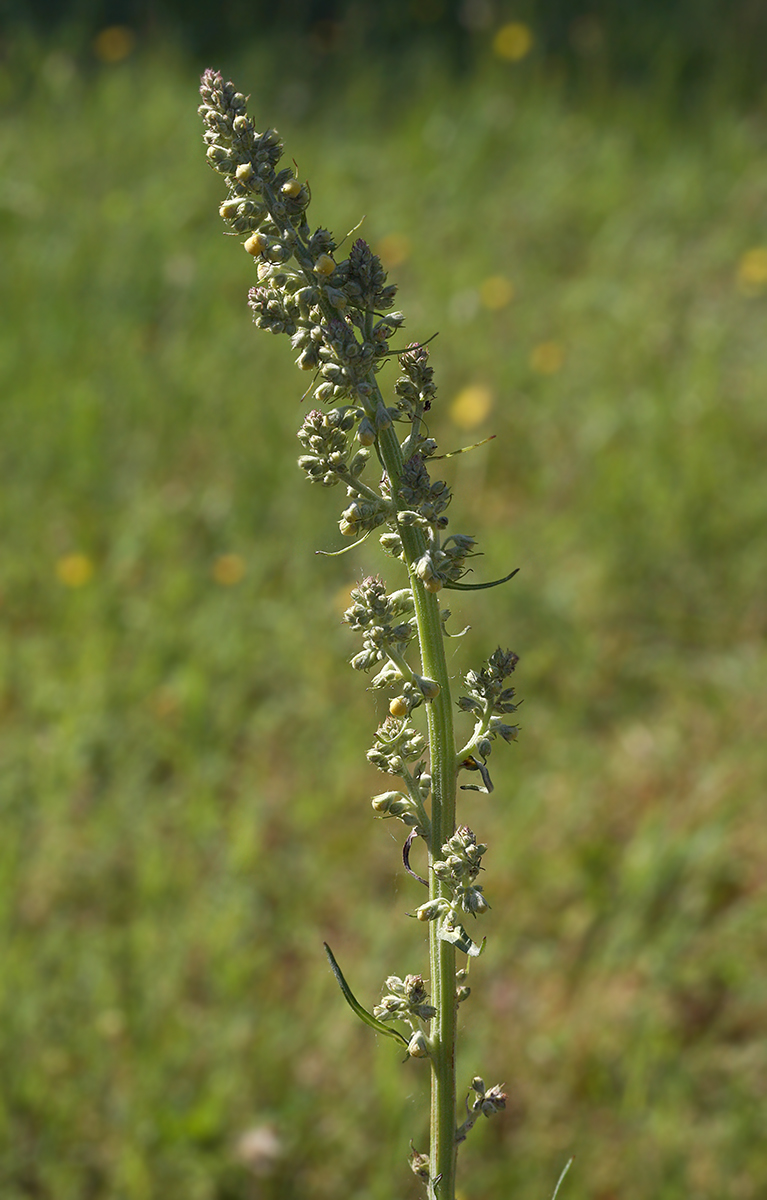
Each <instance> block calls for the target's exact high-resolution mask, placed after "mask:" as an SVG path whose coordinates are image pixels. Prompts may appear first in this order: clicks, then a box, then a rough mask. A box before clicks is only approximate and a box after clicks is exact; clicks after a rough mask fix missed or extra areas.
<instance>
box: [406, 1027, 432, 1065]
mask: <svg viewBox="0 0 767 1200" xmlns="http://www.w3.org/2000/svg"><path fill="white" fill-rule="evenodd" d="M407 1052H408V1054H409V1055H410V1057H411V1058H428V1057H429V1043H428V1042H427V1041H426V1034H425V1033H423V1031H422V1030H420V1029H418V1030H416V1032H415V1033H414V1034H413V1036H412V1037H411V1039H410V1041H409V1042H408V1046H407Z"/></svg>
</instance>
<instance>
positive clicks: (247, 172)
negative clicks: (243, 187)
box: [235, 162, 255, 183]
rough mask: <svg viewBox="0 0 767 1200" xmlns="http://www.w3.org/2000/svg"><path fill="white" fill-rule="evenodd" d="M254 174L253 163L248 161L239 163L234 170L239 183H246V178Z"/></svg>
mask: <svg viewBox="0 0 767 1200" xmlns="http://www.w3.org/2000/svg"><path fill="white" fill-rule="evenodd" d="M254 174H255V172H254V170H253V163H249V162H244V163H240V165H239V167H238V168H237V170H236V171H235V175H236V177H237V178H238V179H239V181H240V183H246V182H247V181H248V179H251V178H252V177H253V175H254Z"/></svg>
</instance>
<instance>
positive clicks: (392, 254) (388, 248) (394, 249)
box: [375, 233, 411, 271]
mask: <svg viewBox="0 0 767 1200" xmlns="http://www.w3.org/2000/svg"><path fill="white" fill-rule="evenodd" d="M410 250H411V245H410V238H409V237H406V236H405V234H404V233H387V235H386V237H382V238H381V240H380V242H379V243H378V245H377V246H376V248H375V252H376V254H377V255H378V257H379V258H380V260H381V262H382V263H383V265H384V266H385V267H386V270H387V271H390V270H391V269H392V267H399V266H400V265H401V264H402V263H403V262H407V260H408V259H409V258H410Z"/></svg>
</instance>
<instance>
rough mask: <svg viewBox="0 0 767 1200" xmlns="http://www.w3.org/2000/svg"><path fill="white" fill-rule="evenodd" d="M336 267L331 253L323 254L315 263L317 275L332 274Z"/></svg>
mask: <svg viewBox="0 0 767 1200" xmlns="http://www.w3.org/2000/svg"><path fill="white" fill-rule="evenodd" d="M335 269H336V264H335V263H334V262H333V259H332V258H331V257H330V255H329V254H321V255H320V256H319V258H318V259H317V261H316V263H315V264H314V273H315V275H332V274H333V272H334V271H335Z"/></svg>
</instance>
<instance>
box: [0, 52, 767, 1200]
mask: <svg viewBox="0 0 767 1200" xmlns="http://www.w3.org/2000/svg"><path fill="white" fill-rule="evenodd" d="M14 72H15V73H14ZM239 72H240V73H239V75H238V76H237V79H238V82H239V86H242V87H245V88H249V90H251V91H252V93H253V102H252V107H253V109H254V110H255V111H256V112H261V113H263V123H264V125H269V124H278V125H279V127H280V129H281V132H282V133H283V135H284V137H285V140H286V142H287V146H288V158H290V157H291V156H292V157H295V159H296V160H297V162H298V165H299V171H300V174H301V176H302V177H308V178H309V180H310V183H311V186H312V192H313V196H314V201H313V206H312V209H311V213H310V215H311V216H312V217H313V221H314V223H317V222H319V223H321V224H324V225H327V226H329V227H330V228H332V229H334V230H335V231H336V232H337V233H343V232H345V231H346V230H347V229H351V228H352V227H353V226H354V225H356V223H357V222H358V220H359V219H360V217H362V216H363V215H364V214H367V215H366V220H365V225H364V232H365V236H366V237H367V238H368V239H369V240H370V241H371V242H372V243H373V244H374V246H376V247H379V248H380V252H381V253H382V255H383V256H384V257H385V259H386V260H387V262H389V263H390V264H391V273H392V278H393V279H394V280H396V281H397V282H399V283H400V294H399V297H398V304H399V306H400V307H401V308H402V309H403V310H404V311H405V313H406V314H407V316H408V325H407V334H408V337H409V339H410V338H423V337H426V336H428V335H430V334H432V333H433V332H434V331H435V330H440V331H441V332H440V336H439V338H438V339H437V340H436V342H435V343H434V345H433V357H432V361H433V363H434V365H435V367H436V369H437V374H438V379H439V381H440V385H441V406H440V407H439V408H438V409H437V410H436V411H435V413H434V426H435V433H436V435H437V436H438V437H439V439H440V442H441V444H442V447H443V449H446V450H447V449H452V448H454V447H457V446H459V445H462V444H465V443H466V442H467V441H471V442H473V441H477V440H479V439H480V438H483V437H486V436H488V435H489V434H491V433H494V434H496V435H497V436H496V438H495V440H494V441H493V442H491V443H490V444H489V445H486V446H484V447H482V448H481V449H480V450H477V451H475V452H474V453H473V454H471V455H465V456H461V457H460V458H458V459H453V460H450V462H449V463H446V464H445V470H446V472H448V473H449V478H450V479H451V481H452V482H453V483H454V485H455V490H456V493H457V495H456V501H455V503H454V505H453V509H452V511H451V528H452V529H454V530H455V531H461V532H468V533H473V534H476V535H477V536H479V538H480V539H481V548H482V549H483V550H484V553H485V558H484V559H480V560H478V563H479V565H478V569H477V577H478V578H479V577H481V578H494V577H497V576H499V575H501V574H505V573H506V572H507V571H509V570H510V569H511V568H512V567H514V566H520V567H521V570H520V573H519V576H518V577H517V578H516V579H515V580H514V582H513V584H511V585H509V586H508V587H507V588H503V589H498V590H496V591H492V592H484V593H479V594H477V595H476V596H470V597H467V598H466V599H465V600H464V599H462V598H461V599H460V603H457V604H455V605H453V606H452V607H453V608H454V609H455V621H456V627H457V628H460V627H461V626H462V625H463V624H465V623H466V622H470V623H471V626H472V629H471V632H470V633H469V634H468V635H467V637H466V638H464V639H463V640H462V641H460V642H456V643H455V645H456V646H457V649H456V651H455V670H456V673H458V672H460V671H464V670H465V669H467V667H469V666H477V665H479V663H480V662H481V660H482V659H483V658H484V657H486V655H487V654H488V653H489V652H490V651H491V650H492V649H493V648H494V647H495V646H496V645H497V644H498V643H499V642H500V643H502V644H503V645H504V646H505V645H510V646H511V647H513V648H514V649H515V650H516V651H517V652H518V653H519V655H520V657H521V662H520V666H519V668H518V671H517V675H518V686H519V691H520V694H521V695H523V696H524V698H525V703H524V709H523V721H522V724H523V730H522V736H521V738H520V742H519V744H518V745H516V746H513V747H511V748H510V750H509V752H508V753H506V754H505V755H501V753H500V752H499V753H498V754H497V756H496V757H497V759H498V761H497V763H496V762H495V758H494V766H495V779H496V792H495V794H494V795H493V797H492V798H490V799H488V798H487V797H481V796H476V797H471V796H470V797H469V798H468V799H467V800H466V801H465V809H464V813H463V816H464V819H465V820H467V821H468V822H469V823H470V824H471V825H472V827H473V828H475V829H476V830H477V832H478V834H479V836H481V837H482V839H483V840H485V841H486V842H488V843H489V845H490V850H489V852H488V856H487V860H486V863H487V868H488V870H487V877H486V880H485V884H486V890H487V893H488V896H489V898H490V901H491V904H492V906H493V907H492V912H491V913H490V914H489V917H488V918H487V921H486V926H485V930H483V932H485V931H486V932H487V933H488V935H489V937H488V947H487V951H486V954H485V955H484V956H483V958H482V959H481V960H479V962H478V963H476V964H475V965H474V967H473V969H472V984H473V995H472V999H471V1001H470V1002H469V1004H468V1005H467V1006H466V1008H464V1009H462V1010H461V1012H462V1014H463V1016H464V1021H465V1025H466V1028H465V1032H464V1034H463V1035H462V1037H463V1040H462V1049H461V1062H460V1069H461V1071H462V1073H463V1077H465V1079H466V1081H467V1083H468V1081H469V1080H470V1079H471V1077H472V1075H473V1074H475V1073H476V1072H477V1071H479V1072H481V1073H483V1074H485V1075H486V1078H488V1079H490V1078H491V1077H492V1080H493V1081H495V1080H496V1079H498V1081H501V1080H502V1081H505V1083H506V1087H507V1091H508V1093H509V1111H508V1112H507V1115H506V1117H505V1118H504V1119H497V1120H496V1121H494V1122H493V1123H487V1124H486V1123H484V1122H483V1123H482V1127H481V1128H480V1127H477V1129H476V1130H475V1132H474V1134H473V1135H472V1138H471V1140H470V1141H469V1142H468V1144H467V1146H466V1147H465V1152H464V1157H463V1168H462V1176H461V1178H462V1181H463V1182H462V1194H463V1196H464V1197H465V1200H490V1198H491V1197H501V1196H502V1197H510V1198H511V1197H514V1200H546V1198H547V1197H549V1196H551V1193H552V1191H553V1187H554V1183H555V1181H556V1178H557V1176H558V1174H559V1172H560V1170H561V1169H562V1167H563V1165H564V1163H565V1161H566V1160H567V1158H568V1157H569V1156H570V1155H572V1154H574V1155H575V1156H576V1160H575V1163H574V1165H573V1168H572V1170H571V1172H570V1174H569V1176H568V1179H567V1182H566V1185H565V1186H564V1187H563V1190H562V1192H561V1196H562V1197H563V1200H586V1198H587V1197H588V1198H589V1200H720V1198H721V1197H724V1196H726V1197H728V1200H757V1198H759V1197H762V1196H764V1194H765V1191H766V1190H767V1148H766V1145H765V1139H764V1113H765V1104H767V1085H766V1084H765V1078H767V1075H766V1068H767V1034H766V1030H767V975H766V974H765V970H764V962H765V955H766V952H767V903H766V900H765V863H766V862H767V826H766V824H765V819H764V800H765V781H766V780H765V776H766V775H767V771H766V769H765V767H766V763H767V756H766V755H765V750H764V730H765V724H766V720H767V695H766V694H765V687H764V678H765V668H766V667H767V655H766V654H765V649H764V635H765V630H766V628H767V589H766V587H765V583H766V582H767V581H766V579H765V575H766V573H767V572H766V568H767V541H766V539H765V519H766V518H767V486H766V485H765V470H764V461H765V452H766V451H767V409H766V408H765V403H764V396H765V388H766V386H767V356H766V355H765V349H764V328H765V319H766V318H767V226H766V225H765V211H767V207H766V206H767V166H766V165H765V164H766V163H767V157H766V156H765V149H766V148H767V124H765V120H764V117H763V115H761V116H758V115H751V116H744V115H742V114H736V113H730V112H727V111H716V110H715V109H714V108H713V106H712V109H711V111H709V112H707V113H701V114H700V115H699V116H698V117H688V118H687V119H686V120H683V119H682V118H680V117H672V116H670V115H669V114H668V113H667V112H664V110H663V108H662V107H661V106H660V105H658V104H656V103H655V102H654V99H653V97H652V95H644V96H639V97H636V96H634V97H631V96H620V95H615V96H613V97H611V98H609V100H608V99H604V100H603V101H601V102H597V101H592V102H588V101H585V100H581V101H575V100H573V99H570V100H569V101H568V100H567V99H566V98H565V97H563V96H562V95H561V94H560V92H559V91H558V90H557V88H556V87H555V85H554V84H546V82H545V81H543V80H540V79H536V78H535V77H534V74H533V72H526V71H525V70H524V68H520V69H516V68H514V69H512V68H509V67H507V68H502V67H501V66H500V65H498V66H496V67H492V68H490V67H488V70H487V72H486V73H485V74H484V76H483V77H482V78H481V79H478V80H474V81H463V82H462V83H460V84H455V85H454V86H453V87H450V86H449V85H450V81H449V80H446V79H444V78H441V77H440V76H439V73H438V72H434V71H432V68H424V77H423V78H422V79H421V80H420V82H419V84H418V85H417V86H414V87H413V88H412V90H411V91H410V92H408V93H407V95H406V97H405V99H404V100H403V97H402V96H401V95H400V96H399V97H398V98H395V96H394V95H393V92H394V89H393V88H392V94H388V95H387V94H386V92H385V91H384V89H383V84H382V83H381V81H380V80H379V81H378V84H377V85H375V86H374V85H371V83H370V81H369V80H367V81H366V80H360V81H358V82H356V83H354V82H353V83H351V84H348V85H345V86H344V87H342V86H341V85H340V84H339V92H338V96H337V98H336V100H335V101H328V100H325V101H323V102H322V103H321V104H319V105H313V104H312V96H311V93H309V92H307V90H306V89H305V88H302V86H300V85H299V84H298V83H296V81H295V80H292V79H291V78H290V77H289V73H287V72H286V73H284V75H280V74H279V73H277V74H275V71H274V68H273V67H272V68H269V67H268V65H267V61H266V60H264V61H261V62H260V61H259V60H258V59H257V58H255V57H252V58H250V59H248V60H247V61H246V62H245V65H241V66H240V68H239ZM243 72H247V73H248V74H249V75H250V78H248V77H245V78H243ZM196 86H197V70H196V67H195V66H193V65H189V64H185V63H183V62H178V61H175V60H172V59H167V60H165V59H163V58H161V57H152V56H151V55H146V56H144V57H140V56H136V57H133V58H130V59H128V61H126V62H124V63H122V64H120V65H119V66H118V65H115V66H107V65H102V66H98V67H95V68H94V67H91V68H89V69H88V71H84V70H80V69H79V68H77V67H75V66H74V65H73V63H72V61H71V60H70V59H68V58H67V57H66V56H65V55H64V54H62V53H61V52H47V51H46V52H42V51H41V52H40V57H39V61H37V62H36V63H35V62H34V60H33V66H32V69H27V71H26V73H25V72H24V71H23V70H22V69H21V67H19V68H18V70H16V69H15V68H13V69H12V68H11V67H9V66H6V73H5V75H4V76H3V78H2V82H0V98H1V101H2V121H1V123H0V232H1V234H2V240H3V252H2V253H3V269H2V272H1V273H0V293H1V295H2V309H3V313H4V314H5V316H4V320H3V323H2V327H1V328H0V382H1V384H2V398H3V399H2V406H1V408H0V421H1V422H2V426H1V430H0V461H1V462H2V488H1V490H0V502H1V503H2V530H3V546H2V554H1V555H0V619H1V621H2V627H1V628H2V632H1V634H0V636H1V638H2V640H1V642H0V654H1V655H2V667H3V669H2V680H1V683H0V686H1V689H2V690H1V692H0V758H1V769H0V806H1V813H2V830H3V834H2V838H0V914H1V917H0V920H1V921H2V929H3V942H4V947H3V952H2V962H3V966H2V972H1V975H0V996H1V999H0V1081H1V1082H0V1151H1V1156H0V1194H1V1195H2V1197H3V1200H175V1198H176V1197H183V1198H184V1200H253V1198H257V1200H261V1198H265V1200H277V1198H278V1197H279V1200H299V1197H300V1198H301V1200H303V1198H305V1197H311V1198H312V1200H330V1198H331V1197H333V1198H335V1197H337V1196H339V1195H342V1196H344V1197H345V1198H346V1200H388V1198H389V1197H392V1196H399V1197H406V1196H407V1197H413V1198H415V1197H416V1196H418V1195H420V1185H419V1184H418V1183H417V1181H416V1180H415V1179H414V1177H413V1176H412V1175H411V1174H410V1172H409V1171H408V1169H407V1164H406V1156H407V1152H408V1149H409V1140H410V1138H411V1137H412V1138H414V1140H415V1141H416V1143H417V1144H418V1143H419V1141H423V1138H424V1132H425V1106H424V1103H423V1100H424V1086H425V1075H424V1073H423V1072H420V1071H419V1070H418V1064H417V1063H411V1064H410V1065H406V1066H403V1065H402V1063H401V1062H400V1059H399V1056H398V1054H397V1052H396V1050H395V1051H394V1052H392V1051H391V1050H390V1048H389V1046H388V1044H387V1045H385V1046H384V1045H378V1044H377V1043H376V1040H375V1038H374V1036H373V1035H372V1034H371V1033H370V1031H369V1030H366V1029H364V1028H363V1027H361V1026H358V1025H357V1024H356V1023H354V1021H353V1018H352V1017H351V1015H350V1014H349V1013H348V1010H347V1009H346V1007H345V1005H344V1003H343V1000H342V998H341V996H340V994H339V993H338V990H337V988H336V985H335V983H334V981H333V979H332V977H331V976H330V973H329V971H328V970H327V966H326V963H325V960H324V957H323V954H322V941H323V939H327V940H328V941H330V942H331V944H332V945H333V948H334V950H335V951H336V953H337V955H338V957H339V959H340V960H341V961H342V962H343V963H344V964H349V966H350V969H349V975H350V982H352V984H353V986H354V988H355V991H356V992H357V993H358V995H359V996H360V998H361V999H363V1001H367V1002H369V1003H373V1002H375V1000H376V998H377V994H378V990H379V988H380V985H381V982H382V980H383V978H384V977H385V976H386V975H387V974H389V973H391V972H397V973H399V974H404V973H405V972H408V971H416V970H419V969H422V967H423V965H424V938H423V933H422V929H421V927H420V926H419V927H418V928H416V923H415V922H411V921H408V920H407V919H405V917H404V913H406V912H408V911H412V908H413V906H414V904H416V903H418V902H419V900H420V896H419V895H418V892H417V885H416V884H414V883H413V881H412V880H409V879H408V878H407V877H406V876H405V875H404V874H403V872H402V871H401V870H400V869H399V868H398V862H399V850H398V845H397V843H396V841H393V840H392V836H391V831H390V828H389V826H387V825H376V824H373V822H372V821H371V814H370V808H369V802H368V797H369V796H370V794H371V793H372V792H374V791H376V790H379V777H378V776H376V774H375V772H373V771H372V770H371V769H370V768H369V767H368V765H367V763H366V761H365V757H364V750H365V749H366V748H367V746H368V745H369V744H370V740H369V735H370V731H371V730H372V728H373V724H374V721H375V715H374V700H373V698H372V697H370V696H369V695H367V694H364V693H363V691H362V685H363V681H362V680H361V678H360V677H359V676H358V675H355V674H354V673H353V672H352V671H351V670H350V669H349V668H348V667H347V666H346V665H345V659H346V658H348V657H349V656H350V655H351V654H352V653H354V652H355V651H356V649H357V646H356V643H354V639H353V638H351V637H349V635H348V632H346V631H345V630H344V628H343V627H342V626H341V625H340V621H339V616H340V613H341V611H342V608H343V606H344V604H345V598H346V594H347V593H348V588H349V586H351V585H353V583H354V582H355V580H356V579H358V578H359V576H360V574H361V573H362V572H364V571H368V570H370V569H371V568H373V567H374V566H375V564H376V561H377V560H376V553H375V548H370V549H369V548H367V547H365V548H363V549H362V550H361V551H359V552H357V553H356V556H355V554H350V555H346V556H345V557H343V558H340V559H334V558H319V557H316V556H315V554H314V550H315V549H333V548H336V547H337V546H338V544H339V541H340V538H339V536H338V533H337V530H336V527H335V519H336V515H337V514H336V503H335V500H336V496H335V493H325V492H320V493H319V495H318V494H317V492H316V491H314V490H310V489H309V488H308V487H307V486H306V484H305V483H304V482H303V480H302V477H301V475H300V474H299V472H298V471H297V469H296V468H295V465H294V459H295V456H296V454H297V451H298V444H297V442H296V440H295V436H294V434H295V429H296V428H297V426H298V424H299V421H300V415H301V412H302V411H303V410H302V408H301V405H300V403H299V397H300V395H301V392H302V390H303V388H304V387H305V386H306V381H305V380H304V378H303V377H302V376H301V375H299V373H298V372H297V371H296V370H295V368H294V367H293V365H292V361H291V355H290V354H289V350H288V346H287V344H286V343H284V342H283V340H282V339H279V340H278V339H271V338H269V337H268V336H267V335H266V334H263V333H258V332H257V331H255V330H254V329H253V327H252V325H251V322H250V320H249V315H248V310H247V308H246V304H245V296H246V292H247V288H248V287H249V286H250V285H251V283H252V282H253V273H252V266H251V265H250V264H249V261H248V260H247V258H246V256H245V255H244V254H243V253H242V251H241V250H239V247H238V245H237V242H236V241H234V240H228V239H226V238H225V237H224V236H222V232H221V230H222V226H221V222H220V220H219V218H218V215H217V211H216V210H217V206H218V203H219V200H220V198H221V196H220V185H219V181H218V180H217V179H216V178H215V177H214V176H213V175H212V173H211V172H209V171H208V170H207V168H206V166H205V163H204V159H203V152H202V148H201V141H200V130H199V128H198V119H197V117H196V111H195V110H196V103H197V99H196ZM376 86H379V87H380V91H379V92H378V93H376V91H375V87H376ZM392 377H393V376H392ZM245 1134H250V1142H249V1143H248V1145H247V1146H245V1145H244V1144H243V1142H242V1138H243V1135H245ZM259 1139H260V1140H259ZM248 1146H249V1147H250V1151H249V1153H250V1166H248V1165H247V1164H246V1163H245V1162H244V1161H243V1159H245V1158H247V1157H248Z"/></svg>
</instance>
